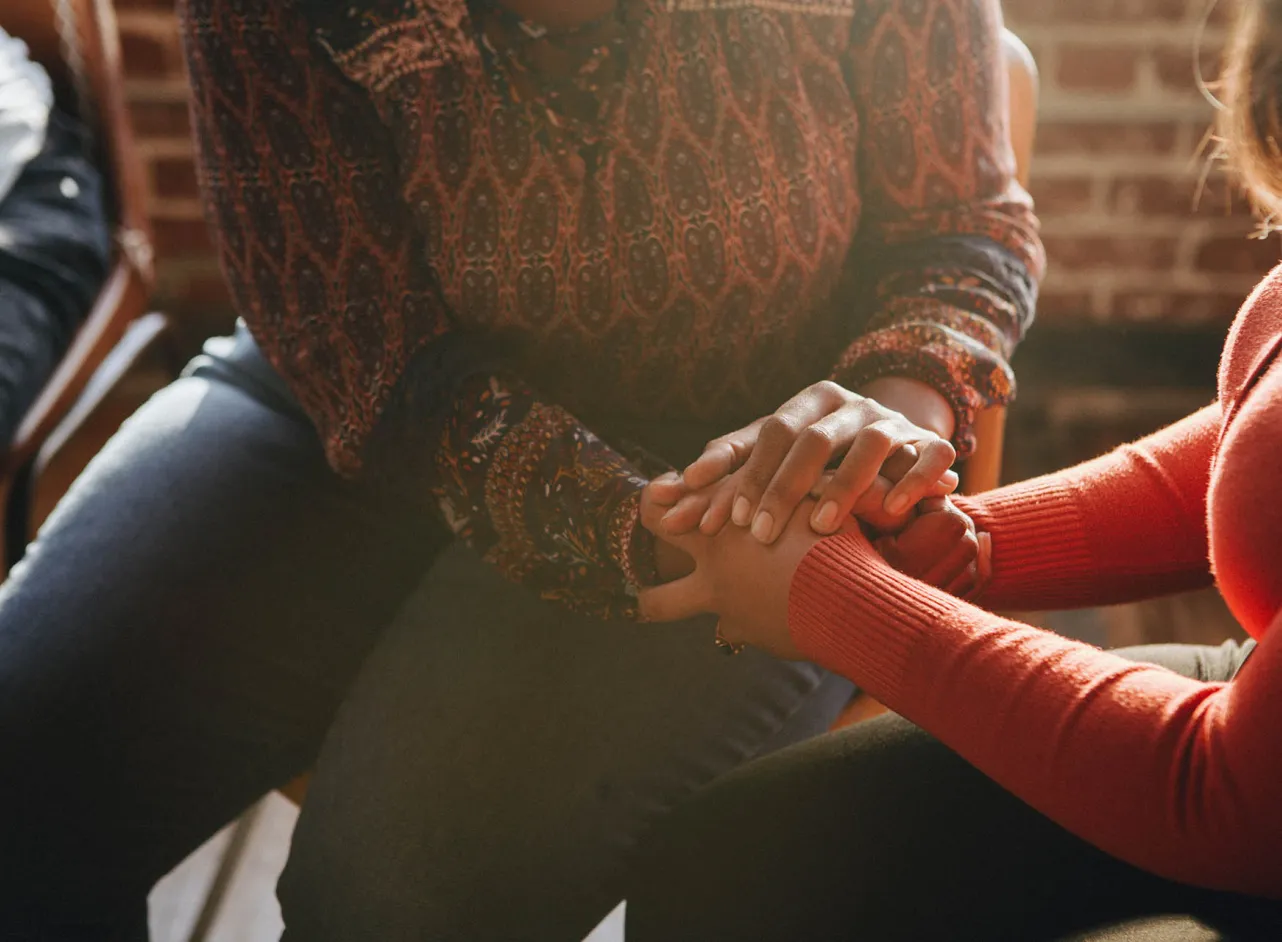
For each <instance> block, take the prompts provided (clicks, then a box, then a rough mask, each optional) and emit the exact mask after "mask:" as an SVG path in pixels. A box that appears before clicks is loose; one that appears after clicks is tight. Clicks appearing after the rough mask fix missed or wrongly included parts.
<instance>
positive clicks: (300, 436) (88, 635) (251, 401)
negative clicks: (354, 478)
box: [0, 358, 443, 942]
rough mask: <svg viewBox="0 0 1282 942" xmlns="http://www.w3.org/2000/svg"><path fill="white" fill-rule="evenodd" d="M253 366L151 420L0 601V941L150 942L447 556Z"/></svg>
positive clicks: (125, 436)
mask: <svg viewBox="0 0 1282 942" xmlns="http://www.w3.org/2000/svg"><path fill="white" fill-rule="evenodd" d="M242 360H243V358H242ZM258 363H259V368H258V370H257V374H258V376H257V377H256V376H255V375H252V372H251V373H246V372H245V370H244V367H245V364H244V362H242V363H241V365H240V366H239V367H237V368H235V369H229V368H226V367H223V368H220V369H218V370H215V366H216V364H215V363H213V362H206V365H205V366H204V367H202V368H201V369H199V370H198V371H197V372H196V374H195V375H194V376H190V377H188V378H185V379H182V380H179V381H178V382H177V383H175V384H173V385H172V386H171V387H169V388H168V389H166V390H165V391H163V392H161V393H160V394H159V395H157V396H156V397H155V398H154V399H153V400H152V401H151V402H150V403H149V404H148V405H146V406H145V407H143V409H142V410H141V411H140V412H139V413H138V414H137V415H135V416H134V417H133V418H132V419H130V420H129V422H127V423H126V424H125V426H124V428H123V429H122V430H121V432H120V434H119V435H117V436H116V438H114V439H113V440H112V442H111V443H110V444H109V445H108V446H107V447H106V449H105V450H104V451H103V453H102V454H101V455H100V456H99V457H98V458H97V459H95V461H94V462H93V463H92V464H91V465H90V467H89V469H88V470H87V471H86V472H85V474H84V475H83V476H82V477H81V478H80V480H79V481H77V482H76V484H75V486H74V487H73V488H72V489H71V491H70V492H69V493H68V495H67V497H66V498H65V499H64V500H63V502H62V504H61V505H60V506H59V507H58V509H57V510H56V511H55V512H54V514H53V515H52V516H51V517H50V519H49V521H48V523H47V524H46V525H45V527H44V528H43V530H42V532H41V535H40V538H39V539H38V540H37V541H36V542H35V543H34V544H33V546H32V548H31V550H30V552H29V553H28V555H27V557H26V559H25V560H24V561H23V562H22V563H21V564H19V565H18V566H17V567H16V568H15V569H14V571H13V573H12V575H11V576H10V578H9V579H8V580H7V581H6V582H5V583H4V584H3V586H0V757H2V758H0V763H3V773H2V774H0V939H4V940H5V942H19V940H20V942H28V940H40V942H45V940H62V939H71V938H74V939H76V940H90V939H103V940H106V939H113V940H114V939H126V938H127V939H130V940H133V939H138V940H141V939H144V938H145V937H146V936H145V932H146V930H145V902H146V895H147V893H148V891H149V889H150V888H151V886H152V884H153V883H154V882H155V881H156V880H157V879H158V878H159V877H161V876H162V875H164V873H165V872H166V871H168V870H169V869H170V868H171V867H172V866H174V865H175V864H176V863H177V862H178V861H180V860H181V859H182V858H183V857H184V856H186V854H187V853H189V852H190V851H191V850H193V849H194V848H195V847H196V846H197V845H198V844H199V843H200V842H202V841H203V840H204V839H205V838H207V837H209V836H210V835H211V834H212V833H213V832H214V831H215V830H217V828H219V827H220V826H221V825H223V824H225V823H226V822H227V821H229V820H230V819H232V818H234V817H235V816H236V815H237V814H238V813H239V812H240V811H241V810H243V809H244V808H245V807H246V806H248V805H249V804H250V803H252V802H253V801H254V800H256V799H257V798H258V797H259V796H260V795H262V794H264V793H265V792H267V791H268V790H270V789H271V788H272V787H274V786H276V785H279V784H283V783H285V782H287V781H289V780H290V779H291V778H292V777H293V776H295V775H296V774H298V773H299V772H301V771H303V770H304V769H306V768H307V767H308V766H310V765H311V763H312V761H313V760H314V758H315V754H316V751H317V749H318V747H319V744H320V741H321V738H322V736H323V735H324V732H325V730H326V728H327V727H328V725H329V723H330V720H331V718H332V716H333V713H334V711H335V709H336V707H337V705H338V703H339V701H340V700H341V699H342V697H343V695H344V692H345V691H346V688H347V686H348V684H349V682H350V680H351V678H352V676H353V675H354V674H355V672H356V671H357V669H358V668H359V666H360V664H361V662H362V660H363V658H364V656H365V653H366V652H367V650H368V649H369V647H370V646H371V644H372V643H373V640H374V639H375V638H376V637H377V635H378V634H379V632H380V631H381V630H382V629H383V628H384V626H385V625H386V624H387V623H388V622H389V621H390V620H391V618H392V615H393V613H394V612H395V611H396V610H397V608H398V607H399V606H400V604H401V601H402V599H403V597H404V595H405V594H407V593H408V592H409V591H410V590H411V588H412V587H413V585H414V584H415V583H416V582H417V581H418V580H419V579H420V578H421V576H422V573H423V572H424V571H425V570H426V569H427V567H428V566H429V565H430V560H431V558H432V555H433V553H434V551H435V549H436V547H438V546H439V545H440V543H441V542H442V539H443V533H442V528H440V527H439V526H438V525H437V524H436V523H435V522H434V521H428V520H424V519H422V518H421V517H420V516H419V515H417V514H415V513H414V512H413V511H412V510H407V509H406V508H403V507H390V506H388V505H387V504H386V503H385V502H380V501H379V500H376V499H373V498H370V497H368V495H363V494H362V492H361V491H360V490H359V489H357V488H356V487H354V486H353V485H351V484H349V483H346V482H343V481H340V480H339V479H338V478H337V477H336V476H334V475H333V474H332V473H331V472H330V470H329V468H328V466H327V465H326V464H325V461H324V458H323V455H322V452H321V447H320V444H319V441H318V440H317V437H316V435H315V433H314V431H313V430H312V427H311V426H310V424H309V423H307V421H306V420H305V419H303V418H302V417H301V415H299V414H298V413H297V411H296V410H295V409H292V408H291V407H290V406H289V404H288V403H287V402H286V400H285V399H284V397H283V396H282V395H280V394H279V391H273V390H272V389H270V388H268V387H269V386H270V383H269V382H268V383H267V384H266V385H264V383H263V382H261V381H260V380H261V378H262V376H263V375H266V374H267V373H268V372H269V371H266V370H265V368H264V367H263V365H262V361H261V360H259V361H258Z"/></svg>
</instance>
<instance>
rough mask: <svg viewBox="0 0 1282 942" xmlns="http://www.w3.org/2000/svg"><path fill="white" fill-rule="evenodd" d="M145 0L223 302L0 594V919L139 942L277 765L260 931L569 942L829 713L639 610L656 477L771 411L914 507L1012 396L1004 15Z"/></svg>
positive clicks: (1016, 282) (792, 671)
mask: <svg viewBox="0 0 1282 942" xmlns="http://www.w3.org/2000/svg"><path fill="white" fill-rule="evenodd" d="M178 11H179V18H180V23H181V32H182V37H183V49H184V53H185V57H186V61H187V64H188V73H189V75H190V79H191V83H192V115H193V124H194V128H195V142H196V154H197V164H198V171H199V177H200V181H201V186H202V194H203V197H204V200H205V203H206V206H207V209H208V214H209V217H210V220H211V222H212V224H213V228H214V230H215V232H216V235H217V243H218V249H219V255H220V259H221V262H222V266H223V270H224V273H225V276H226V282H227V285H228V288H229V292H230V296H231V298H232V300H233V302H234V306H235V309H236V312H237V313H238V314H239V315H240V316H241V317H242V318H243V322H242V323H241V324H240V325H239V326H238V328H237V331H236V334H235V336H234V337H233V338H230V340H229V339H228V338H218V339H216V340H214V341H213V342H211V344H210V345H209V346H208V347H207V352H206V354H205V355H204V356H202V357H200V358H199V359H198V360H197V361H195V362H194V363H193V364H192V366H191V367H190V369H189V370H188V371H187V372H186V373H185V374H184V376H183V377H182V378H180V379H179V380H178V381H177V382H175V383H173V384H172V385H171V386H169V387H168V388H167V389H165V390H163V391H162V392H160V393H159V394H157V395H156V396H155V397H153V398H152V399H151V400H150V401H149V402H148V403H147V405H146V406H144V407H143V408H142V409H141V410H140V411H139V412H138V413H136V414H135V415H134V416H133V418H132V419H131V420H130V422H128V423H127V424H126V426H125V427H124V428H123V429H122V431H121V432H120V434H119V435H117V436H116V437H115V438H114V439H113V440H112V442H111V443H110V444H109V445H108V446H107V447H106V448H105V449H104V450H103V451H102V453H101V454H100V455H99V456H98V457H97V458H96V460H95V461H94V462H93V463H92V464H91V466H90V467H89V469H88V470H87V471H86V472H85V473H84V474H83V475H82V476H81V478H80V479H79V480H78V481H77V482H76V484H75V485H74V486H73V487H72V489H71V491H70V492H69V493H68V495H67V497H66V498H65V499H64V500H63V501H62V502H61V504H60V506H59V507H58V508H57V510H56V511H55V512H54V514H53V515H52V517H51V518H50V520H49V522H48V523H47V524H46V525H45V526H44V527H43V529H42V531H41V534H40V537H39V538H38V539H37V541H36V542H35V544H34V545H33V547H32V549H31V551H30V552H29V553H28V556H27V559H26V560H25V561H24V566H23V567H21V571H19V572H15V573H14V574H13V576H11V577H10V579H9V580H8V581H7V582H6V583H5V584H4V586H2V587H0V755H3V756H4V757H5V760H6V762H7V766H6V768H7V769H8V770H10V772H11V774H7V775H2V776H0V835H3V838H4V839H3V840H0V886H3V887H5V888H6V892H7V893H8V894H10V895H12V896H15V897H17V899H18V900H19V901H20V905H18V906H4V905H0V938H3V939H5V940H8V939H11V938H20V939H25V938H28V937H34V938H38V939H46V938H58V937H59V933H62V934H63V936H72V935H74V936H75V937H76V938H96V939H105V938H113V939H114V938H121V937H125V938H136V937H141V936H142V935H143V933H145V905H144V904H145V900H146V896H147V893H148V891H149V890H150V889H151V887H152V886H153V884H154V883H155V882H156V881H157V880H158V879H159V878H160V877H162V876H163V875H164V874H165V873H166V872H167V870H168V869H169V868H170V867H172V866H173V865H174V864H176V863H177V862H178V861H179V860H181V859H182V858H183V857H184V856H186V855H187V854H188V853H190V852H191V851H192V850H194V849H195V848H196V847H197V846H199V845H200V844H201V843H202V842H203V841H205V840H206V839H207V838H208V837H209V836H211V835H212V834H214V833H215V832H216V831H217V830H218V829H219V828H220V827H222V826H223V825H224V824H225V823H226V822H227V821H229V820H230V819H232V818H234V817H235V816H236V815H237V814H238V813H240V812H241V811H242V810H243V809H244V808H245V807H246V806H247V805H249V804H250V803H252V802H254V801H256V800H257V799H258V798H259V797H260V796H262V795H263V794H265V793H266V792H268V791H270V790H271V789H272V788H275V787H279V786H281V785H284V784H286V783H288V782H289V781H290V780H291V779H294V778H295V777H296V776H298V775H300V774H301V773H304V772H310V779H309V781H310V787H309V791H308V794H307V800H306V802H305V803H304V804H303V807H302V813H301V816H300V818H299V821H298V826H297V829H296V830H295V832H294V834H293V838H292V843H291V851H290V859H289V863H288V865H287V866H286V869H285V871H284V873H283V875H282V877H281V880H280V883H279V886H278V896H279V899H280V902H281V912H282V916H283V919H284V922H285V925H286V927H287V929H286V931H287V933H288V934H289V937H291V938H293V937H298V938H306V939H309V940H324V939H341V940H344V942H348V940H356V939H379V940H391V939H423V938H429V939H469V940H485V939H495V940H503V942H511V940H517V939H537V940H542V939H573V938H575V937H576V936H578V937H581V936H582V935H583V934H584V933H586V931H587V930H588V929H589V928H590V927H591V926H592V925H593V924H594V923H595V922H596V921H597V920H598V919H599V918H600V916H601V915H602V914H603V913H605V912H606V911H608V910H609V909H610V908H611V907H612V906H613V905H614V903H615V902H616V901H617V898H618V894H619V892H620V890H621V888H622V878H623V874H624V871H625V866H626V860H627V858H628V856H629V854H630V853H631V852H632V849H633V848H634V847H635V844H636V841H637V840H638V839H639V837H640V835H641V834H643V833H644V832H645V830H646V829H647V828H648V827H649V826H650V825H651V824H652V822H653V821H655V820H656V819H658V818H660V817H662V816H663V815H664V814H666V813H667V811H668V810H669V809H670V808H672V807H674V806H675V805H677V804H679V803H680V802H681V801H683V800H684V799H685V797H686V796H688V795H689V794H691V793H693V791H694V790H695V789H696V788H698V787H699V786H701V785H703V784H706V783H707V782H709V781H711V780H713V779H715V778H716V777H718V776H719V775H721V774H723V773H724V772H726V771H728V770H730V769H732V768H734V767H735V766H737V765H739V764H741V763H742V762H744V761H747V760H748V759H750V758H753V757H756V756H758V755H761V754H764V753H766V752H770V751H773V750H774V749H776V748H778V747H780V746H782V745H786V744H789V743H792V742H796V741H799V740H802V739H805V738H808V737H810V736H812V735H814V734H817V733H820V732H822V731H824V730H825V729H827V728H828V726H829V725H831V723H832V721H833V719H834V717H835V716H836V715H837V714H838V712H839V711H840V710H841V709H842V707H843V706H844V705H845V703H846V702H847V701H848V700H849V697H850V694H851V684H850V682H849V681H848V680H847V679H845V678H843V677H840V676H838V675H834V674H832V673H830V672H828V671H825V670H822V669H820V668H818V667H815V666H814V665H810V664H785V663H782V662H779V661H776V660H774V659H771V658H768V657H766V656H764V655H759V654H752V655H747V656H744V657H740V658H723V657H722V656H721V655H720V654H719V650H718V647H717V646H716V644H715V643H714V636H713V626H712V624H711V622H710V621H708V620H706V619H705V620H701V622H700V629H701V630H700V631H692V630H690V626H688V625H667V626H661V625H654V624H647V625H639V624H638V621H639V620H640V612H639V609H638V592H639V590H640V589H641V588H642V587H644V586H648V585H652V584H654V583H657V582H659V581H662V580H664V579H671V578H673V577H675V576H679V575H680V574H681V573H682V572H683V571H684V567H685V566H686V565H688V560H686V559H685V558H683V557H682V554H681V553H680V552H679V551H675V550H674V549H673V547H672V546H671V545H670V544H669V543H667V541H665V540H664V539H662V538H655V537H653V535H652V534H651V533H650V532H649V531H648V530H646V529H645V528H644V527H642V526H641V525H640V517H641V505H642V503H643V502H646V501H649V500H651V499H658V497H659V496H661V494H662V493H663V487H662V486H656V485H655V484H654V478H655V477H656V476H657V475H658V474H659V473H660V472H663V471H666V470H668V469H669V468H672V467H676V466H678V465H683V464H685V463H686V462H688V461H689V460H691V459H692V458H694V457H695V456H697V455H698V454H699V451H700V450H701V449H702V447H703V445H704V443H705V442H707V441H708V440H709V439H710V438H714V437H716V436H719V435H721V434H723V433H725V432H726V431H727V430H731V429H735V428H737V427H739V426H742V425H743V424H744V423H745V422H747V421H748V420H749V419H753V418H756V417H759V416H762V415H763V414H768V413H772V412H773V411H774V410H775V409H776V408H777V407H778V406H779V404H780V403H781V402H785V401H793V400H798V401H802V402H805V403H808V404H809V406H808V407H809V408H812V409H814V410H819V411H820V412H822V416H821V417H820V418H817V419H816V420H815V421H816V422H819V421H823V422H824V423H826V424H825V426H824V427H825V428H827V429H828V430H829V433H830V434H829V435H828V436H827V438H826V439H825V444H826V446H827V448H828V450H829V455H828V457H830V458H831V459H833V461H834V462H836V463H842V464H843V467H846V468H847V469H848V472H847V474H845V475H843V476H842V477H841V478H839V479H836V483H835V484H834V486H833V493H834V495H835V496H836V497H837V498H839V499H840V500H841V501H847V499H848V498H849V499H850V500H851V501H853V498H854V497H856V496H858V495H856V494H848V493H847V490H848V485H849V483H851V482H856V483H857V482H858V480H860V479H861V478H862V477H863V476H864V475H866V474H872V475H880V474H881V472H882V471H883V470H885V471H886V472H887V473H888V474H890V476H891V478H896V479H897V480H896V483H895V485H894V486H895V487H896V488H897V490H896V492H895V494H894V496H893V498H891V497H890V495H887V497H888V499H890V500H891V501H892V502H894V501H897V500H898V499H899V498H900V497H906V498H907V499H908V502H909V503H910V504H915V503H916V502H917V501H918V500H919V499H920V498H923V497H928V496H929V495H931V494H938V493H947V492H948V491H950V490H952V489H953V488H955V487H956V486H957V475H956V472H955V471H952V470H950V466H951V465H952V463H953V461H954V459H955V458H956V457H957V455H958V454H962V455H965V454H966V453H967V451H968V450H969V449H971V448H972V446H973V445H974V418H975V415H976V413H977V411H978V410H980V409H983V408H985V407H987V406H990V405H994V404H998V403H1004V402H1006V401H1008V400H1009V399H1010V397H1011V395H1012V393H1013V388H1014V376H1013V373H1012V370H1011V368H1010V364H1009V357H1010V355H1011V353H1012V351H1013V350H1014V348H1015V346H1016V345H1017V343H1018V342H1019V340H1020V339H1021V338H1022V337H1023V335H1024V332H1025V330H1026V329H1027V328H1028V326H1029V324H1030V322H1031V320H1032V316H1033V308H1034V302H1035V298H1036V292H1037V285H1038V280H1039V277H1040V275H1041V271H1042V267H1043V262H1044V259H1043V251H1042V246H1041V243H1040V241H1039V237H1038V232H1037V223H1036V219H1035V217H1034V215H1033V211H1032V204H1031V199H1030V197H1029V196H1028V194H1027V193H1025V192H1024V191H1023V189H1022V188H1021V187H1020V186H1019V185H1018V183H1017V182H1016V180H1015V176H1014V175H1015V161H1014V154H1013V152H1012V148H1011V144H1010V135H1009V128H1008V108H1007V95H1006V67H1005V62H1004V58H1003V52H1002V43H1001V37H1002V19H1001V11H1000V6H999V4H998V2H997V0H924V2H923V0H890V2H881V0H878V2H875V3H874V2H863V0H859V2H837V3H813V2H808V0H746V2H739V0H736V2H734V3H719V2H706V0H682V2H679V3H670V2H666V0H419V2H415V3H409V2H398V3H389V2H382V0H380V2H374V0H365V2H361V0H355V2H348V3H343V4H334V3H329V2H320V0H280V2H272V3H264V4H252V3H249V4H247V3H245V2H243V0H182V2H180V3H179V4H178ZM763 428H764V427H763ZM865 430H867V431H865ZM765 432H766V433H768V434H767V435H766V438H767V440H769V439H770V437H771V436H772V435H773V434H774V432H772V431H771V430H770V429H765ZM903 445H909V446H911V447H912V455H913V458H912V460H911V461H910V462H909V463H908V465H907V466H902V465H899V466H896V467H894V468H885V461H884V459H886V458H888V457H890V456H891V455H892V453H893V454H895V455H900V454H907V452H906V451H903V450H902V449H900V446H903ZM879 449H880V451H879ZM848 455H849V456H850V457H849V461H847V462H843V461H842V459H843V458H845V457H846V456H848ZM848 479H849V480H848ZM887 480H890V478H887ZM731 510H732V511H733V508H731ZM759 521H760V522H759V523H758V525H757V526H758V529H759V530H760V531H762V532H765V531H769V530H771V529H772V528H773V525H772V523H771V521H770V520H768V519H766V516H765V515H759ZM779 523H780V524H782V519H780V520H779ZM420 589H421V593H420V591H419V590H420ZM86 927H89V928H86ZM76 933H79V934H78V935H76Z"/></svg>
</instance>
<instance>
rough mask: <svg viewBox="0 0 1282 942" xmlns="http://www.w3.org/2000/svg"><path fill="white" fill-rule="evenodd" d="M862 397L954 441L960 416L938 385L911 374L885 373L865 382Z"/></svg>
mask: <svg viewBox="0 0 1282 942" xmlns="http://www.w3.org/2000/svg"><path fill="white" fill-rule="evenodd" d="M859 394H860V395H861V396H867V397H868V398H869V399H875V400H877V402H879V403H881V404H882V405H883V406H885V407H886V408H888V409H894V410H895V411H896V412H898V413H900V414H901V415H903V416H904V417H905V418H907V419H908V420H909V421H910V422H912V423H913V424H914V425H917V426H919V427H921V428H924V429H926V430H927V431H931V432H934V433H935V434H936V435H938V436H939V437H940V438H942V439H944V440H946V441H951V440H952V437H953V433H954V432H956V430H957V416H956V415H955V414H954V412H953V407H952V405H951V404H950V403H949V401H948V399H947V398H945V397H944V395H943V393H941V392H940V391H939V390H937V389H935V387H933V386H930V385H928V384H926V383H923V382H922V381H921V380H918V379H911V378H909V377H907V376H882V377H878V378H877V379H874V380H871V381H870V382H867V383H865V384H864V385H863V386H862V387H860V389H859Z"/></svg>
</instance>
